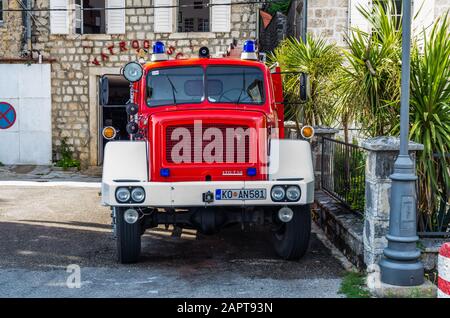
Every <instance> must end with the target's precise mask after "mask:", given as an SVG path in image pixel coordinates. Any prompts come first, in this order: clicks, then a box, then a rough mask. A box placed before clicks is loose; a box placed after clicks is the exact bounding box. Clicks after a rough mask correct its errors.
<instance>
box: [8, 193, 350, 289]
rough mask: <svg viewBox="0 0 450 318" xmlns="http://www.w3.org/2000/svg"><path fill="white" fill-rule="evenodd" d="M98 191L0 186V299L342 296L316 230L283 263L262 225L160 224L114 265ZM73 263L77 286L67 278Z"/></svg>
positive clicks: (334, 265)
mask: <svg viewBox="0 0 450 318" xmlns="http://www.w3.org/2000/svg"><path fill="white" fill-rule="evenodd" d="M98 191H99V189H97V188H84V187H83V188H80V187H66V186H57V187H46V186H43V187H34V186H33V187H29V186H11V185H8V186H5V185H0V242H1V243H0V297H320V298H324V297H342V296H341V295H339V294H338V293H337V292H338V289H339V286H340V282H341V276H342V275H343V273H344V269H343V268H342V266H341V265H340V263H339V262H338V261H337V260H336V259H335V258H334V257H333V256H332V255H331V252H330V250H329V249H328V248H326V247H325V246H324V245H323V244H322V242H321V241H320V240H319V239H318V238H317V235H316V234H315V233H313V235H312V239H311V243H310V248H309V252H308V254H307V255H306V256H305V257H304V258H303V259H301V260H300V261H296V262H288V261H283V260H280V259H278V258H277V256H276V255H275V253H274V251H273V250H272V247H271V245H270V236H269V235H268V233H267V231H265V230H264V229H262V228H250V229H246V230H245V231H242V230H241V229H240V228H239V227H238V228H230V229H227V230H224V231H222V232H221V233H220V234H218V235H215V236H203V235H200V234H196V233H195V231H192V230H183V233H182V235H181V237H174V236H173V235H172V231H171V229H170V228H169V229H165V228H164V227H161V228H157V229H154V230H151V231H150V230H147V232H146V234H145V236H144V237H143V247H142V251H143V253H142V259H141V261H140V262H139V263H138V264H135V265H121V264H118V263H116V259H115V241H114V240H113V238H112V234H111V231H110V211H109V209H108V208H105V207H101V206H100V204H99V202H100V198H99V196H98ZM314 231H318V230H317V229H315V230H314ZM70 264H75V265H77V266H79V268H80V286H79V288H69V287H68V285H67V281H68V278H69V282H75V281H76V280H73V279H72V278H73V277H74V276H73V275H72V274H73V271H69V272H67V268H68V266H69V265H70ZM69 268H72V267H69ZM71 275H72V276H71Z"/></svg>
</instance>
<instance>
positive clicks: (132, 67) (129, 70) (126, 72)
mask: <svg viewBox="0 0 450 318" xmlns="http://www.w3.org/2000/svg"><path fill="white" fill-rule="evenodd" d="M143 73H144V71H143V70H142V66H141V65H140V64H139V63H136V62H130V63H128V64H127V65H125V67H124V68H123V76H124V77H125V78H126V80H127V81H129V82H132V83H134V82H137V81H139V80H140V79H141V77H142V74H143Z"/></svg>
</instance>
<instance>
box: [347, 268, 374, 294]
mask: <svg viewBox="0 0 450 318" xmlns="http://www.w3.org/2000/svg"><path fill="white" fill-rule="evenodd" d="M339 294H344V295H345V296H347V298H370V296H371V295H370V293H369V291H368V290H367V289H366V276H365V275H363V274H361V273H358V272H347V273H346V274H345V276H344V277H343V279H342V283H341V287H340V288H339Z"/></svg>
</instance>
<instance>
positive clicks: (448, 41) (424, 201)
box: [393, 13, 450, 232]
mask: <svg viewBox="0 0 450 318" xmlns="http://www.w3.org/2000/svg"><path fill="white" fill-rule="evenodd" d="M449 30H450V19H449V16H448V13H447V14H445V15H444V16H442V17H441V18H440V19H439V20H438V21H437V22H436V23H435V24H434V25H433V27H432V29H431V30H430V32H429V35H428V36H426V37H425V38H424V41H423V52H420V51H419V50H418V49H417V48H416V49H415V50H414V51H413V54H412V57H411V74H412V75H411V106H410V124H411V131H410V138H411V140H413V141H416V142H418V143H421V144H423V145H424V150H423V151H421V152H419V153H418V156H419V157H418V159H419V160H418V161H417V165H418V167H417V168H418V169H417V170H418V173H419V193H420V197H419V199H420V200H419V210H420V211H421V212H422V217H423V219H422V222H423V224H422V226H424V227H428V228H424V229H423V230H433V231H442V232H444V231H446V229H447V227H448V224H449V223H450V171H449V170H450V37H449ZM393 132H394V133H396V134H398V133H399V125H397V126H396V127H395V128H394V129H393Z"/></svg>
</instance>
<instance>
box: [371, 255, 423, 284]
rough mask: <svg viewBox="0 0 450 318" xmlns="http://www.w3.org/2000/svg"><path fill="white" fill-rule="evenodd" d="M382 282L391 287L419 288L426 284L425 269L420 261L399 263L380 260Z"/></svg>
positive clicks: (384, 259)
mask: <svg viewBox="0 0 450 318" xmlns="http://www.w3.org/2000/svg"><path fill="white" fill-rule="evenodd" d="M379 265H380V270H381V281H382V282H383V283H385V284H389V285H397V286H419V285H422V284H423V283H424V269H423V265H422V263H421V262H420V261H419V260H416V261H412V262H405V261H401V262H397V261H395V260H392V259H388V258H385V257H383V258H382V259H381V260H380V263H379Z"/></svg>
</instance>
